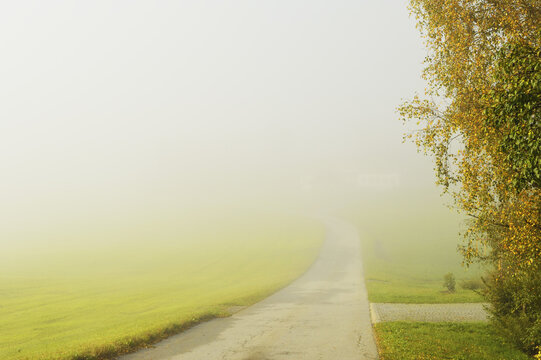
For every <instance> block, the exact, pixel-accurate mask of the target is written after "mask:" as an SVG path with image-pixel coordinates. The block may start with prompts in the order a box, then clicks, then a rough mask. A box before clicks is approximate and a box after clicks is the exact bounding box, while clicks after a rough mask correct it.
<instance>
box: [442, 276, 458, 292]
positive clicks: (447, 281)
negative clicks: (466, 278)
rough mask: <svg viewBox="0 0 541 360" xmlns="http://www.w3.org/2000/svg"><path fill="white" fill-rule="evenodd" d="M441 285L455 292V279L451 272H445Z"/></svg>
mask: <svg viewBox="0 0 541 360" xmlns="http://www.w3.org/2000/svg"><path fill="white" fill-rule="evenodd" d="M443 286H444V287H446V288H447V290H449V292H455V290H456V280H455V276H454V275H453V273H447V274H445V275H444V276H443Z"/></svg>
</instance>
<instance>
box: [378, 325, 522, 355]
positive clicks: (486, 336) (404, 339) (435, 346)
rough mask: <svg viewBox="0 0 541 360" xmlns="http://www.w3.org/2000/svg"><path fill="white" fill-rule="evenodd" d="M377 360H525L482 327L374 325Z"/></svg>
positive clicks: (488, 329)
mask: <svg viewBox="0 0 541 360" xmlns="http://www.w3.org/2000/svg"><path fill="white" fill-rule="evenodd" d="M375 331H376V338H377V341H378V347H379V350H380V359H381V360H445V359H448V360H529V359H530V357H528V356H526V355H525V354H523V353H521V352H520V351H518V350H515V349H513V348H512V347H511V346H510V345H507V344H504V343H503V342H502V339H501V338H500V337H498V336H497V335H496V334H495V333H494V332H493V330H492V328H491V327H490V325H488V324H484V323H418V322H386V323H379V324H376V325H375Z"/></svg>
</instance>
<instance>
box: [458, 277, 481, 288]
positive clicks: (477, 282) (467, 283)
mask: <svg viewBox="0 0 541 360" xmlns="http://www.w3.org/2000/svg"><path fill="white" fill-rule="evenodd" d="M460 287H461V288H463V289H465V290H473V291H476V290H481V289H482V288H483V287H484V284H483V281H482V280H481V279H469V280H462V281H461V282H460Z"/></svg>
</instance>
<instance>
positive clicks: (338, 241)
mask: <svg viewBox="0 0 541 360" xmlns="http://www.w3.org/2000/svg"><path fill="white" fill-rule="evenodd" d="M326 226H327V239H326V241H325V243H324V245H323V247H322V250H321V253H320V255H319V257H318V259H317V260H316V262H315V263H314V264H313V265H312V267H311V268H310V269H309V270H308V271H307V272H306V273H305V274H304V275H303V276H302V277H300V278H299V279H297V280H296V281H295V282H294V283H292V284H291V285H290V286H288V287H286V288H284V289H282V290H281V291H279V292H277V293H275V294H274V295H272V296H270V297H268V298H267V299H265V300H263V301H261V302H259V303H257V304H255V305H253V306H251V307H249V308H246V309H244V310H242V311H240V312H238V313H236V314H234V315H233V316H231V317H229V318H225V319H216V320H212V321H209V322H207V323H204V324H201V325H198V326H196V327H194V328H192V329H190V330H188V331H186V332H184V333H182V334H179V335H176V336H173V337H171V338H169V339H167V340H164V341H162V342H160V343H158V344H157V345H156V347H154V348H152V349H147V350H143V351H140V352H137V353H134V354H131V355H128V356H124V357H122V358H121V359H122V360H143V359H144V360H165V359H167V360H176V359H183V360H184V359H186V360H188V359H193V360H202V359H205V360H214V359H216V360H222V359H223V360H274V359H295V360H303V359H310V360H317V359H329V360H334V359H340V360H348V359H355V360H360V359H367V360H368V359H377V350H376V345H375V342H374V338H373V334H372V326H371V324H370V315H369V306H368V300H367V296H366V290H365V285H364V282H363V277H362V268H361V258H360V244H359V238H358V236H357V233H356V231H355V229H354V228H353V227H352V226H350V225H348V224H346V223H343V222H341V221H338V220H328V221H326Z"/></svg>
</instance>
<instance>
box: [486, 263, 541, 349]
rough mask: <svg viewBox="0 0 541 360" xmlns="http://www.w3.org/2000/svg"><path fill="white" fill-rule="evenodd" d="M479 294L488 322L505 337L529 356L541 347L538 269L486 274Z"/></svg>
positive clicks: (540, 288) (540, 301)
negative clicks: (485, 307)
mask: <svg viewBox="0 0 541 360" xmlns="http://www.w3.org/2000/svg"><path fill="white" fill-rule="evenodd" d="M485 283H486V287H485V289H484V290H483V293H484V295H485V297H486V299H487V300H488V301H489V302H490V304H491V307H490V308H489V311H490V313H491V315H492V316H491V321H492V323H493V324H494V325H495V327H496V329H497V330H498V332H500V333H501V334H502V335H503V336H505V337H506V338H507V339H509V340H511V341H512V342H513V343H514V344H515V345H516V346H517V347H519V348H520V349H522V350H523V351H526V352H527V353H528V354H530V355H534V354H537V353H538V351H539V349H540V348H541V271H533V272H530V271H528V272H526V271H523V272H520V273H517V272H513V273H512V272H510V271H506V270H505V268H503V269H500V270H496V271H494V272H493V273H492V274H490V276H489V277H487V279H486V281H485Z"/></svg>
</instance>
